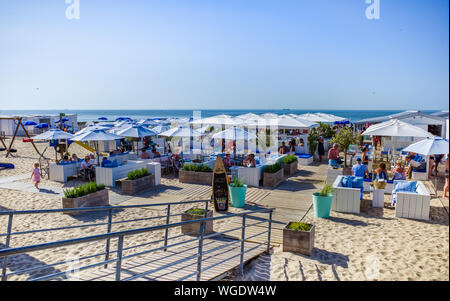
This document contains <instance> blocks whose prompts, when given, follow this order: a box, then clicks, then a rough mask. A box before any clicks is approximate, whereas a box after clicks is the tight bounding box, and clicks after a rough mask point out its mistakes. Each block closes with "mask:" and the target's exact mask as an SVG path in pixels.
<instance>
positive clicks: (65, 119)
mask: <svg viewBox="0 0 450 301" xmlns="http://www.w3.org/2000/svg"><path fill="white" fill-rule="evenodd" d="M67 121H69V119H67V118H63V119H62V122H67ZM60 122H61V120H56V121H55V123H60Z"/></svg>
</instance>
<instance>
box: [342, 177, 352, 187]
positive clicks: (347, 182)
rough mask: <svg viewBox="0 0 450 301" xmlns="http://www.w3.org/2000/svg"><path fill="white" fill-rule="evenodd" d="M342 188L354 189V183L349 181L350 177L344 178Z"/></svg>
mask: <svg viewBox="0 0 450 301" xmlns="http://www.w3.org/2000/svg"><path fill="white" fill-rule="evenodd" d="M341 186H342V187H346V188H352V182H351V181H349V179H348V177H347V176H346V177H342V179H341Z"/></svg>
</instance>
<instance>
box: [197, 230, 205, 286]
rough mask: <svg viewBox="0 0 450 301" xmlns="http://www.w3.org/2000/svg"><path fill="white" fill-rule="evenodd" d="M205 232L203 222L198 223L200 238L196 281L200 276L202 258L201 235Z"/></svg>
mask: <svg viewBox="0 0 450 301" xmlns="http://www.w3.org/2000/svg"><path fill="white" fill-rule="evenodd" d="M204 232H205V222H201V223H200V238H199V240H198V259H197V281H200V278H201V276H202V258H203V235H204Z"/></svg>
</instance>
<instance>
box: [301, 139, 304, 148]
mask: <svg viewBox="0 0 450 301" xmlns="http://www.w3.org/2000/svg"><path fill="white" fill-rule="evenodd" d="M300 146H301V147H304V146H305V140H303V138H300Z"/></svg>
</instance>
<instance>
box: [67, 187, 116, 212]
mask: <svg viewBox="0 0 450 301" xmlns="http://www.w3.org/2000/svg"><path fill="white" fill-rule="evenodd" d="M62 206H63V209H69V208H86V207H102V206H109V194H108V190H107V189H103V190H100V191H97V192H95V193H91V194H88V195H85V196H82V197H79V198H75V199H71V198H65V197H63V198H62ZM80 213H81V212H80ZM66 214H70V215H72V216H74V215H76V214H78V213H76V212H67V213H66Z"/></svg>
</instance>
